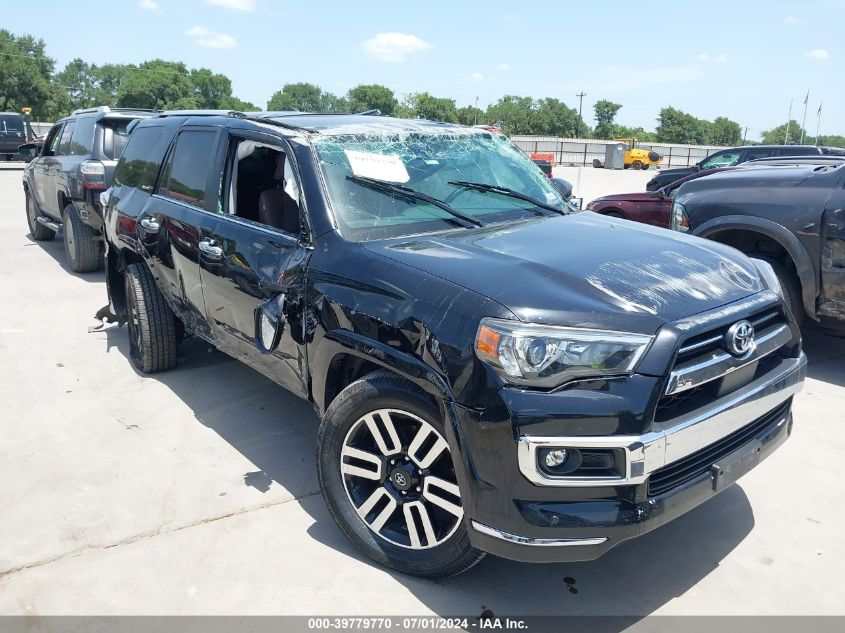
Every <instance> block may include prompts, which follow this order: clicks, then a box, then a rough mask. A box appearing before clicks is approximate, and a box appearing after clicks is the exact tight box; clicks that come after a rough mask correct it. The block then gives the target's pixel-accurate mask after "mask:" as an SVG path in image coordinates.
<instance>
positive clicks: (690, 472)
mask: <svg viewBox="0 0 845 633" xmlns="http://www.w3.org/2000/svg"><path fill="white" fill-rule="evenodd" d="M791 403H792V400H791V399H789V400H787V401H786V402H784V403H783V404H781V405H779V406H778V407H777V408H775V409H773V410H772V411H769V412H768V413H767V414H765V415H764V416H762V417H760V418H758V419H756V420H754V421H753V422H751V423H750V424H747V425H745V426H744V427H742V428H741V429H739V430H738V431H734V432H733V433H731V434H730V435H726V436H725V437H723V438H722V439H720V440H719V441H718V442H714V443H713V444H710V445H709V446H705V447H704V448H702V449H700V450H698V451H696V452H695V453H692V454H691V455H687V456H686V457H684V458H682V459H679V460H678V461H676V462H673V463H671V464H669V465H667V466H664V467H663V468H659V469H658V470H655V471H654V472H653V473H652V474H651V476H650V477H649V480H648V495H649V496H650V497H654V496H657V495H661V494H663V493H665V492H667V491H669V490H672V489H673V488H676V487H678V486H682V485H683V484H685V483H687V482H690V481H692V480H693V479H696V478H697V477H700V476H701V475H703V474H705V473H707V472H709V471H710V467H711V466H712V465H713V464H714V463H715V462H717V461H719V460H720V459H722V458H723V457H725V456H726V455H729V454H731V453H732V452H734V451H735V450H737V449H738V448H740V447H741V446H742V445H743V444H746V443H748V442H750V441H751V440H753V439H754V438H755V437H757V436H758V435H760V434H762V433H763V432H764V431H766V430H768V427H770V426H772V425H774V424H777V423H778V422H779V421H780V420H782V419H783V416H784V415H786V414H787V413H788V412H789V407H790V405H791Z"/></svg>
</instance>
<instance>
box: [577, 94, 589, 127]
mask: <svg viewBox="0 0 845 633" xmlns="http://www.w3.org/2000/svg"><path fill="white" fill-rule="evenodd" d="M575 96H576V97H578V134H579V136H580V134H581V122H582V121H583V120H584V119H583V118H582V117H581V108H582V106H583V105H584V97H586V96H587V93H586V92H584V91H583V90H582V91H581V92H579V93H578V94H577V95H575Z"/></svg>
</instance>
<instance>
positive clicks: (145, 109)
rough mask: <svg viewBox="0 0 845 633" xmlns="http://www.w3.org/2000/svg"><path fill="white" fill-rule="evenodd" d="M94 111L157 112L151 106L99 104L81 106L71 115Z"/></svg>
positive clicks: (99, 112)
mask: <svg viewBox="0 0 845 633" xmlns="http://www.w3.org/2000/svg"><path fill="white" fill-rule="evenodd" d="M92 112H95V113H98V114H107V113H108V112H157V110H152V109H150V108H110V107H109V106H97V107H96V108H80V109H78V110H74V111H73V112H71V113H70V114H71V116H74V115H77V114H90V113H92Z"/></svg>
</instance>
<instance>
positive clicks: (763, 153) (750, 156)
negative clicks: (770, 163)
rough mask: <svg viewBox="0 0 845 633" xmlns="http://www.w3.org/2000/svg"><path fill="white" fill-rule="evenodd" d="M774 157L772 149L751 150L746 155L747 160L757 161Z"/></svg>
mask: <svg viewBox="0 0 845 633" xmlns="http://www.w3.org/2000/svg"><path fill="white" fill-rule="evenodd" d="M773 155H774V150H771V149H750V150H748V153H747V154H746V155H745V160H755V159H757V158H766V157H768V156H773Z"/></svg>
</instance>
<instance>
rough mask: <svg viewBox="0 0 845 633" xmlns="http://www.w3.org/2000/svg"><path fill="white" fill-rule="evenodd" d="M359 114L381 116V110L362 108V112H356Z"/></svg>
mask: <svg viewBox="0 0 845 633" xmlns="http://www.w3.org/2000/svg"><path fill="white" fill-rule="evenodd" d="M355 114H358V115H360V116H381V110H379V109H378V108H373V109H372V110H364V111H363V112H356V113H355Z"/></svg>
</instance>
